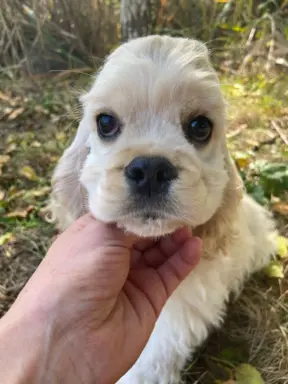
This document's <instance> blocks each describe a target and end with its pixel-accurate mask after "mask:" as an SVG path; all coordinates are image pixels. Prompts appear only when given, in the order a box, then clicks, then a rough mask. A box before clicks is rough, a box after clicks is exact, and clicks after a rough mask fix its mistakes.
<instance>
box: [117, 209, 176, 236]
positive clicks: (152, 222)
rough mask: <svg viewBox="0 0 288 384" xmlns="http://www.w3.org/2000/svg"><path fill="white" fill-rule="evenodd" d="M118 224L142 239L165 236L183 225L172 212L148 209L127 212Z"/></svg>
mask: <svg viewBox="0 0 288 384" xmlns="http://www.w3.org/2000/svg"><path fill="white" fill-rule="evenodd" d="M117 224H118V225H119V226H120V227H122V228H125V229H126V230H128V231H129V232H133V233H135V234H136V235H138V236H141V237H142V236H143V237H159V236H163V235H166V234H168V233H171V232H173V231H175V230H176V229H177V228H178V227H179V226H181V224H182V225H183V223H181V222H180V220H179V218H177V216H176V215H175V214H173V212H172V211H170V210H168V209H165V210H164V209H163V210H160V209H152V208H150V209H148V207H146V209H142V210H141V209H139V208H138V209H134V210H131V209H130V210H129V211H126V212H125V214H124V215H121V219H120V220H117Z"/></svg>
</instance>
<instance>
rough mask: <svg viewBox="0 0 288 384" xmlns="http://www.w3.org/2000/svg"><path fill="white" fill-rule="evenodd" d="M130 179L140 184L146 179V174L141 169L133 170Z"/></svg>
mask: <svg viewBox="0 0 288 384" xmlns="http://www.w3.org/2000/svg"><path fill="white" fill-rule="evenodd" d="M129 176H130V179H132V180H134V181H136V182H137V183H140V182H141V181H142V180H144V179H145V172H144V170H143V169H141V168H132V169H131V170H130V172H129Z"/></svg>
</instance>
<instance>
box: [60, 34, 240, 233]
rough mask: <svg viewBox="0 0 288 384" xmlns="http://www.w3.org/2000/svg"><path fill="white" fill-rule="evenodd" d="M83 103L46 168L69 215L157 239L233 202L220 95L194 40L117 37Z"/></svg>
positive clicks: (233, 179)
mask: <svg viewBox="0 0 288 384" xmlns="http://www.w3.org/2000/svg"><path fill="white" fill-rule="evenodd" d="M81 101H82V104H83V109H84V114H83V118H82V121H81V123H80V126H79V129H78V132H77V135H76V137H75V139H74V142H73V143H72V145H71V146H70V147H69V148H68V149H67V150H66V152H65V153H64V155H63V157H62V159H61V160H60V163H59V165H58V167H57V169H56V172H55V174H54V195H55V196H56V199H57V200H58V203H59V204H60V205H62V206H64V207H65V208H66V213H69V215H70V216H71V218H73V219H75V218H76V217H77V216H79V215H81V214H82V213H84V212H85V211H87V210H90V212H91V213H92V214H93V215H94V216H95V217H97V218H98V219H100V220H102V221H104V222H116V223H117V224H118V225H119V226H121V227H123V228H125V229H127V230H128V231H132V232H134V233H136V234H137V235H140V236H161V235H164V234H166V233H169V232H172V231H174V230H175V229H176V228H178V227H179V226H182V225H185V224H188V225H190V226H191V227H199V226H201V225H203V224H204V223H207V222H209V221H211V220H212V218H213V217H215V215H216V216H217V214H218V213H219V210H221V209H222V210H223V209H227V207H228V209H230V207H229V205H230V206H231V204H233V202H235V201H236V200H237V201H238V198H239V193H238V190H239V184H238V181H237V176H236V173H235V170H234V168H233V165H232V162H231V161H230V159H229V156H228V153H227V150H226V144H225V102H224V100H223V97H222V94H221V90H220V85H219V82H218V79H217V75H216V73H215V71H214V70H213V68H212V66H211V64H210V62H209V55H208V51H207V49H206V46H205V45H203V44H202V43H200V42H198V41H195V40H189V39H182V38H171V37H168V36H149V37H144V38H140V39H135V40H132V41H130V42H128V43H126V44H123V45H122V46H120V47H119V48H117V49H116V50H115V51H114V52H113V53H112V54H111V55H110V56H109V57H108V59H107V60H106V63H105V65H104V66H103V68H102V69H101V70H100V72H99V73H98V75H97V78H96V80H95V82H94V84H93V86H92V88H91V89H90V91H89V92H88V93H87V94H85V95H84V96H82V98H81ZM227 204H228V206H227ZM56 214H57V213H56ZM59 215H61V213H59V214H58V216H59ZM218 216H219V215H218ZM62 220H63V218H62Z"/></svg>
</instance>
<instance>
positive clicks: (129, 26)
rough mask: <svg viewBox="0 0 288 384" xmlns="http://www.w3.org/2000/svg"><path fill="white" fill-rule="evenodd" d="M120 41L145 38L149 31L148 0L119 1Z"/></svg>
mask: <svg viewBox="0 0 288 384" xmlns="http://www.w3.org/2000/svg"><path fill="white" fill-rule="evenodd" d="M120 16H121V34H122V41H127V40H130V39H134V38H136V37H141V36H147V35H148V34H149V30H150V16H151V4H150V0H121V9H120Z"/></svg>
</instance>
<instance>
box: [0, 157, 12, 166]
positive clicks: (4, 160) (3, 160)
mask: <svg viewBox="0 0 288 384" xmlns="http://www.w3.org/2000/svg"><path fill="white" fill-rule="evenodd" d="M9 160H10V156H8V155H0V165H4V164H6V163H7V162H8V161H9Z"/></svg>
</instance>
